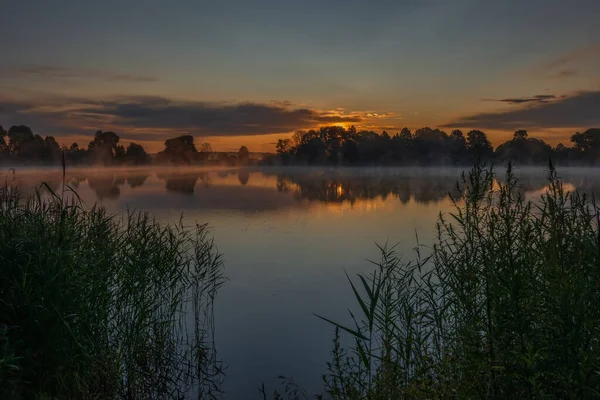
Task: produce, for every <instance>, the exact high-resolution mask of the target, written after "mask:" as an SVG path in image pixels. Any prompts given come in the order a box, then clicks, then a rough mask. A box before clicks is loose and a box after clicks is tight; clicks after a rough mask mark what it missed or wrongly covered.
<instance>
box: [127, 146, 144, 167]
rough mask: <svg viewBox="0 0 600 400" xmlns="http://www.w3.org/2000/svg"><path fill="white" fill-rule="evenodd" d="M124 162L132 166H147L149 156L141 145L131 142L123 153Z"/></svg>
mask: <svg viewBox="0 0 600 400" xmlns="http://www.w3.org/2000/svg"><path fill="white" fill-rule="evenodd" d="M125 162H126V163H127V164H133V165H143V164H149V163H150V156H148V154H147V153H146V150H144V148H143V147H142V146H141V145H139V144H137V143H133V142H132V143H130V144H129V146H127V150H126V151H125Z"/></svg>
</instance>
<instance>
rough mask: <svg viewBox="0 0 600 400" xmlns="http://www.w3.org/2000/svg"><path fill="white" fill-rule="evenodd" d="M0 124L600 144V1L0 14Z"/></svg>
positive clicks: (124, 134) (138, 4)
mask: <svg viewBox="0 0 600 400" xmlns="http://www.w3.org/2000/svg"><path fill="white" fill-rule="evenodd" d="M0 9H2V10H3V12H2V15H3V17H4V18H3V19H2V23H3V33H2V35H0V57H1V58H0V60H2V61H1V62H0V125H3V126H4V127H5V129H7V128H8V127H10V126H11V125H17V124H19V125H20V124H25V125H29V126H30V127H31V128H32V129H33V130H34V132H36V133H39V134H41V135H42V136H45V135H53V136H55V137H56V138H57V140H58V141H59V142H60V143H64V144H70V143H71V142H78V143H79V144H80V145H82V144H83V145H86V144H87V143H88V142H89V141H90V140H91V138H92V136H93V134H94V132H95V131H97V130H104V131H107V130H112V131H115V132H117V133H118V134H119V135H120V136H121V140H122V141H123V142H124V143H127V142H131V141H135V142H137V143H140V144H142V145H144V146H145V147H146V148H147V150H148V151H150V152H154V151H159V150H161V149H162V148H163V144H164V141H165V139H167V138H169V137H174V136H177V135H181V134H192V135H194V136H195V138H196V141H197V142H198V143H203V142H208V143H210V144H211V145H212V148H213V149H214V150H220V151H234V150H237V149H238V148H239V147H240V146H241V145H246V146H248V148H249V149H250V151H273V150H274V146H275V143H276V141H277V139H278V138H285V137H289V136H290V135H291V134H292V133H293V132H295V131H297V130H306V129H311V128H316V127H319V126H323V125H343V126H351V125H355V126H356V127H357V129H369V130H375V131H377V132H381V131H382V130H387V131H388V132H389V133H390V134H394V133H396V132H398V131H400V130H401V129H402V128H403V127H408V128H410V129H413V130H414V129H417V128H420V127H424V126H429V127H432V128H435V127H438V128H440V129H444V130H447V131H451V130H452V129H455V128H460V129H462V130H463V131H468V130H470V129H481V130H483V131H485V132H486V133H487V134H488V136H489V137H490V139H491V141H492V143H493V144H494V145H497V144H499V143H501V142H503V141H504V140H507V139H508V138H510V137H511V136H512V133H513V132H514V131H515V130H518V129H527V130H528V131H529V134H530V136H533V137H537V138H541V139H544V140H546V141H548V142H549V143H551V144H553V145H556V144H557V143H559V142H563V143H565V144H568V143H569V138H570V136H571V135H572V134H573V133H575V132H576V131H582V130H585V129H587V128H591V127H600V24H598V21H599V20H600V1H598V0H571V1H566V0H529V1H522V0H503V1H495V0H494V1H491V0H453V1H448V0H411V1H409V0H394V1H377V0H344V1H340V0H219V1H214V0H213V1H202V0H173V1H167V0H128V1H122V0H104V1H86V0H78V1H70V0H69V1H67V0H55V1H47V0H0Z"/></svg>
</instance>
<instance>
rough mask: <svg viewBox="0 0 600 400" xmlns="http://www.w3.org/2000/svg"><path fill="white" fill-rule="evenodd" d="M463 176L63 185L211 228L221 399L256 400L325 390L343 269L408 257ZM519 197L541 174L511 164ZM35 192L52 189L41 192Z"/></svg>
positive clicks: (354, 173) (579, 174) (53, 184)
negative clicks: (280, 385) (386, 247)
mask: <svg viewBox="0 0 600 400" xmlns="http://www.w3.org/2000/svg"><path fill="white" fill-rule="evenodd" d="M461 171H462V170H461V169H457V168H445V169H435V168H420V169H407V168H400V169H393V168H388V169H359V168H349V169H319V168H304V169H302V168H290V169H219V170H215V169H185V168H184V169H181V168H179V169H175V168H158V169H80V170H69V171H67V173H66V176H65V182H66V184H67V185H69V186H70V187H72V188H73V189H74V190H76V191H77V193H78V195H79V196H80V197H81V198H82V199H83V201H84V202H85V203H86V204H87V205H92V204H94V203H98V204H101V205H103V206H104V207H106V208H107V209H108V210H109V211H111V212H113V213H123V212H126V211H127V210H144V211H151V212H153V213H155V214H156V215H157V216H158V217H159V218H160V219H161V220H164V221H178V220H179V218H180V217H181V216H182V215H183V216H184V221H185V223H187V224H192V223H194V222H200V223H208V224H209V226H210V227H211V230H212V233H213V235H214V238H215V242H216V244H217V246H218V249H219V251H220V252H222V253H223V254H224V258H225V274H226V276H227V277H228V278H229V281H228V282H227V283H226V285H225V286H224V287H223V288H222V290H221V291H220V293H219V295H218V297H217V302H216V305H215V317H216V332H215V334H216V345H217V350H218V354H219V358H220V359H221V360H223V361H224V362H225V364H226V365H227V370H226V373H227V377H226V379H225V385H224V390H225V398H235V399H237V398H244V399H252V398H261V396H260V394H259V392H258V388H259V387H260V385H261V383H262V382H264V383H265V385H266V386H267V387H270V388H274V385H276V384H277V382H278V380H277V376H279V375H285V376H288V377H293V378H294V380H295V381H296V382H298V383H299V384H300V385H301V386H303V387H304V388H305V389H306V390H307V391H308V392H309V393H317V392H319V391H320V389H321V379H320V376H321V374H322V373H324V372H325V369H326V366H325V362H326V361H328V360H329V352H330V349H331V338H332V334H333V329H332V327H331V326H329V325H327V324H326V323H324V322H323V321H321V320H319V319H317V318H316V317H315V316H314V315H313V313H319V314H322V315H325V316H327V317H330V318H332V319H335V320H338V321H340V322H343V323H349V322H350V321H349V317H348V313H347V311H346V310H347V309H348V307H349V306H352V305H353V300H352V297H353V296H352V293H351V290H349V287H348V285H347V282H346V280H345V275H344V271H346V272H348V273H349V274H350V275H351V276H352V275H354V274H356V273H357V272H367V271H370V270H371V269H372V265H371V264H369V263H368V262H367V261H366V260H367V259H371V260H377V258H378V255H379V253H378V250H377V247H376V246H375V243H379V244H383V243H386V242H388V243H390V244H395V243H399V244H398V250H399V251H402V252H405V253H406V258H410V257H412V256H413V255H412V253H411V249H413V248H414V247H415V246H416V244H417V235H418V240H419V242H420V243H421V244H423V245H425V246H427V245H430V244H431V243H432V241H433V239H434V237H435V222H436V219H437V218H438V215H439V213H440V212H442V213H447V212H450V211H452V209H453V208H452V203H451V201H450V199H449V197H448V193H449V192H452V191H453V190H454V188H455V185H456V181H457V180H458V179H459V178H460V173H461ZM559 172H560V175H561V176H562V177H563V178H564V180H565V182H566V183H567V184H568V187H569V188H571V189H578V190H581V191H584V192H587V193H593V192H595V193H598V194H600V173H599V172H598V171H596V170H595V169H563V170H561V171H559ZM517 175H518V176H520V178H521V186H522V190H523V191H524V192H525V194H526V196H529V197H530V198H536V197H537V196H539V194H540V193H542V192H543V191H544V188H545V186H546V183H547V182H546V181H545V171H544V170H543V169H535V168H532V169H529V168H522V169H517ZM0 178H2V179H3V180H4V179H7V180H9V181H14V183H15V184H17V185H18V186H19V187H20V188H21V189H22V190H23V191H24V192H30V191H32V190H34V189H35V188H39V185H40V183H41V182H46V183H47V184H48V186H49V187H50V188H51V190H54V191H57V192H60V191H61V187H62V181H63V177H62V172H61V171H58V170H36V169H19V170H18V171H17V172H16V173H15V174H12V173H9V172H7V171H4V172H3V173H2V175H0ZM39 190H42V191H44V190H47V189H46V188H45V187H42V188H41V189H39Z"/></svg>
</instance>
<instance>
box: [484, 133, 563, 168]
mask: <svg viewBox="0 0 600 400" xmlns="http://www.w3.org/2000/svg"><path fill="white" fill-rule="evenodd" d="M494 155H495V158H496V159H497V160H498V161H502V162H507V161H512V162H513V163H517V164H542V163H545V162H548V160H549V159H550V158H551V156H552V148H551V147H550V146H549V145H548V144H546V143H545V142H544V141H543V140H539V139H533V138H528V137H527V131H525V130H519V131H516V132H515V134H514V135H513V138H512V140H509V141H508V142H505V143H502V144H501V145H500V146H498V148H496V152H495V154H494Z"/></svg>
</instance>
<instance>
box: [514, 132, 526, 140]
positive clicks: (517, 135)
mask: <svg viewBox="0 0 600 400" xmlns="http://www.w3.org/2000/svg"><path fill="white" fill-rule="evenodd" d="M513 139H516V140H518V139H527V131H526V130H523V129H521V130H518V131H516V132H515V134H514V135H513Z"/></svg>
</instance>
